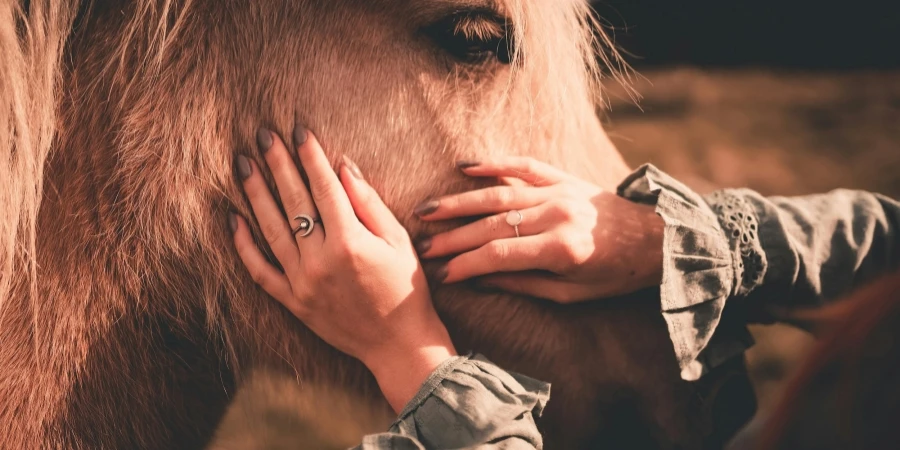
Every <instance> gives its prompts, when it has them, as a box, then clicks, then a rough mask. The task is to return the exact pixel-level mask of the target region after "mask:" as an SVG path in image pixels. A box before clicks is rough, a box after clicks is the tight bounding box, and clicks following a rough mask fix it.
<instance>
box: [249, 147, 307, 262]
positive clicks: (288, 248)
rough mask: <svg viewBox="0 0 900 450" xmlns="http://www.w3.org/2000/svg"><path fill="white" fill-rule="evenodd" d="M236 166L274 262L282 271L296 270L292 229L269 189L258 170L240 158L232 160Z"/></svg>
mask: <svg viewBox="0 0 900 450" xmlns="http://www.w3.org/2000/svg"><path fill="white" fill-rule="evenodd" d="M235 165H236V166H237V168H236V169H237V172H238V176H239V177H240V178H241V179H242V182H243V185H244V193H245V194H247V200H249V201H250V207H251V209H252V210H253V216H254V217H255V218H256V222H257V223H258V224H259V228H260V230H262V233H263V237H265V238H266V242H268V244H269V248H271V249H272V253H274V254H275V258H277V259H278V262H279V263H280V264H281V267H283V268H284V270H285V271H287V272H291V271H293V270H296V269H297V268H298V267H299V262H300V249H298V248H297V243H296V242H295V241H294V237H293V236H292V235H291V229H290V228H289V227H288V224H287V221H285V219H284V215H283V214H282V213H281V210H280V209H278V205H277V204H276V203H275V199H274V198H273V197H272V193H271V192H270V191H269V186H267V185H266V182H265V180H263V177H262V174H260V172H259V166H257V165H256V163H255V162H254V161H253V160H251V159H249V158H247V157H245V156H243V155H238V156H237V158H235Z"/></svg>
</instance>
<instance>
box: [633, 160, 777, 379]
mask: <svg viewBox="0 0 900 450" xmlns="http://www.w3.org/2000/svg"><path fill="white" fill-rule="evenodd" d="M618 194H619V196H621V197H624V198H626V199H629V200H631V201H634V202H638V203H644V204H649V205H655V206H656V213H657V214H658V215H659V216H660V217H662V219H663V221H664V222H665V230H664V234H663V271H662V284H661V285H660V304H661V309H662V314H663V317H664V318H665V321H666V324H667V326H668V329H669V336H670V337H671V339H672V344H673V345H674V347H675V355H676V357H677V359H678V364H679V367H680V369H681V377H682V378H683V379H684V380H688V381H694V380H697V379H699V378H700V377H701V376H702V375H703V374H704V373H705V372H706V371H707V370H709V369H710V368H711V367H714V366H715V365H717V364H719V363H721V362H723V361H725V360H727V359H729V358H730V357H732V356H735V355H737V354H739V353H740V352H742V351H743V350H745V349H746V348H747V347H749V346H750V345H752V338H751V337H750V335H749V332H747V331H746V329H743V330H742V332H740V333H737V334H733V333H732V335H730V336H727V338H726V337H725V336H720V337H717V338H716V339H715V340H714V342H713V343H714V344H715V345H714V346H710V342H711V340H712V338H713V332H714V331H715V330H716V327H717V326H718V325H719V322H720V320H721V317H722V311H723V310H724V308H725V303H726V301H727V300H728V299H729V298H730V297H732V296H733V295H735V294H737V293H739V292H743V291H744V289H741V290H740V291H739V290H738V288H741V287H742V286H743V283H742V281H741V280H740V278H741V277H742V276H743V273H744V272H745V271H744V269H743V265H742V264H743V263H742V259H741V257H740V255H741V253H740V249H738V251H737V256H735V252H734V251H733V248H732V243H731V242H730V240H729V235H726V231H725V230H724V229H723V227H722V223H721V221H720V214H718V213H717V212H716V211H714V209H713V207H711V206H710V205H709V204H708V203H707V201H706V200H705V199H704V198H703V197H702V196H701V195H699V194H697V193H696V192H694V191H693V190H691V189H689V188H688V187H687V186H685V185H683V184H682V183H680V182H678V181H677V180H675V179H674V178H672V177H670V176H669V175H667V174H666V173H664V172H662V171H661V170H659V169H657V168H656V167H654V166H653V165H651V164H646V165H644V166H642V167H640V168H639V169H638V170H636V171H635V172H634V173H632V174H631V175H630V176H628V178H626V179H625V181H623V182H622V184H621V185H620V186H619V188H618ZM727 212H728V213H731V212H733V211H731V210H728V211H727ZM747 214H752V213H747ZM742 215H743V214H742ZM742 223H743V222H742ZM742 236H743V237H744V238H746V237H747V236H744V235H742ZM740 238H741V236H738V240H740ZM754 238H755V236H754ZM756 246H757V247H758V242H757V243H756ZM754 261H755V260H754ZM739 264H740V265H739ZM754 268H756V266H755V265H754ZM762 271H764V269H763V270H762ZM748 272H749V271H748ZM753 273H754V276H755V275H756V274H759V273H761V272H760V271H756V270H754V272H753ZM748 288H749V287H748Z"/></svg>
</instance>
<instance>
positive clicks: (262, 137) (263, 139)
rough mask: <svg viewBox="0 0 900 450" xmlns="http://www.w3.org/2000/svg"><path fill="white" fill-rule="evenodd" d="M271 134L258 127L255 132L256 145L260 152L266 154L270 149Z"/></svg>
mask: <svg viewBox="0 0 900 450" xmlns="http://www.w3.org/2000/svg"><path fill="white" fill-rule="evenodd" d="M272 142H273V140H272V132H271V131H269V130H267V129H265V128H262V127H260V128H259V129H258V130H256V144H257V145H259V149H260V151H262V152H263V153H266V152H267V151H269V149H270V148H272Z"/></svg>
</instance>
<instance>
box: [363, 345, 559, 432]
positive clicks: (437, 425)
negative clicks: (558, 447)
mask: <svg viewBox="0 0 900 450" xmlns="http://www.w3.org/2000/svg"><path fill="white" fill-rule="evenodd" d="M549 398H550V384H548V383H544V382H541V381H538V380H535V379H533V378H529V377H526V376H524V375H519V374H516V373H513V372H506V371H504V370H503V369H501V368H499V367H497V366H496V365H494V364H493V363H491V362H490V361H488V360H487V359H486V358H485V357H483V356H481V355H475V356H457V357H453V358H450V359H448V360H447V361H445V362H443V363H442V364H441V365H440V366H438V368H437V369H435V370H434V372H432V374H431V375H430V376H429V377H428V379H427V380H425V382H424V383H423V384H422V387H421V388H420V389H419V392H418V393H417V394H416V396H415V397H414V398H413V399H412V400H410V402H409V403H408V404H407V405H406V407H405V408H404V409H403V411H402V412H401V413H400V415H399V417H398V419H397V421H396V422H394V424H393V425H392V426H391V428H390V431H389V432H388V433H383V434H378V435H371V436H367V437H366V439H365V440H364V441H363V444H362V448H364V449H366V448H372V449H374V448H385V447H384V445H385V444H389V448H413V449H417V448H422V447H421V446H424V448H468V447H471V446H473V445H475V444H478V443H486V442H495V441H498V440H500V439H504V438H505V439H509V438H510V437H514V438H516V439H518V440H521V441H522V443H523V444H524V443H527V444H529V445H530V446H533V447H534V448H542V446H543V442H542V440H541V436H540V433H538V432H537V427H536V425H535V423H534V418H535V417H540V416H541V414H542V413H543V410H544V407H545V406H546V404H547V400H548V399H549Z"/></svg>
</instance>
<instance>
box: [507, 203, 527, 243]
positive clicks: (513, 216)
mask: <svg viewBox="0 0 900 450" xmlns="http://www.w3.org/2000/svg"><path fill="white" fill-rule="evenodd" d="M517 216H518V217H517ZM524 219H525V217H524V216H522V213H521V212H519V211H517V210H515V209H514V210H512V211H510V212H508V213H506V223H507V224H508V225H509V226H511V227H513V228H514V229H515V230H516V237H520V236H519V224H521V223H522V221H523V220H524Z"/></svg>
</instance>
